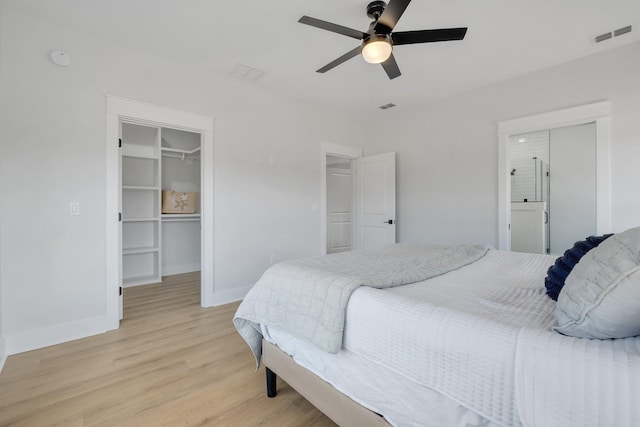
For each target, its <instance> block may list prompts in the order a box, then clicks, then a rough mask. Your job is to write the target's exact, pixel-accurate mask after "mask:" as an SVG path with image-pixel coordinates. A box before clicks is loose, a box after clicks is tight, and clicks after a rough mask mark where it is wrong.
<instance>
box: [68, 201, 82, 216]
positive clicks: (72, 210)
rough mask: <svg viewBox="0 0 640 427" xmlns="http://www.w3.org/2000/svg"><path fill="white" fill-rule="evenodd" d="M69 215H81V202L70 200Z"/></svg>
mask: <svg viewBox="0 0 640 427" xmlns="http://www.w3.org/2000/svg"><path fill="white" fill-rule="evenodd" d="M69 215H80V203H79V202H69Z"/></svg>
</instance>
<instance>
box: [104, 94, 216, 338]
mask: <svg viewBox="0 0 640 427" xmlns="http://www.w3.org/2000/svg"><path fill="white" fill-rule="evenodd" d="M121 121H126V122H129V123H139V124H141V125H147V126H157V127H165V128H174V129H179V130H184V131H188V132H194V133H199V134H200V135H201V138H202V139H201V144H202V145H201V171H200V173H201V181H200V182H201V190H200V210H201V218H200V226H201V231H200V233H201V234H200V235H201V270H200V279H201V280H200V282H201V289H200V305H201V306H202V307H212V306H213V305H214V292H215V286H214V275H213V267H214V259H213V256H214V236H213V233H214V230H213V224H214V222H213V208H214V206H213V190H214V182H213V176H214V175H213V126H214V118H213V117H211V116H206V115H202V114H197V113H190V112H186V111H180V110H176V109H172V108H167V107H163V106H160V105H155V104H149V103H145V102H140V101H136V100H132V99H127V98H120V97H116V96H111V95H106V151H107V152H106V158H107V164H106V167H107V171H106V172H107V174H106V194H107V195H106V234H107V235H106V248H105V249H106V274H105V280H106V283H105V289H106V291H107V292H106V308H107V319H108V324H109V328H110V329H117V328H118V327H119V325H120V313H121V311H122V298H121V294H120V286H122V256H121V250H122V248H121V241H120V236H119V227H120V223H119V213H120V207H119V191H120V183H119V175H120V164H119V163H120V162H119V158H120V152H119V150H120V148H119V147H118V139H119V133H120V122H121Z"/></svg>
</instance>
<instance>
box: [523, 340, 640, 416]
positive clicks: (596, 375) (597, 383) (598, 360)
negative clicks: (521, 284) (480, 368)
mask: <svg viewBox="0 0 640 427" xmlns="http://www.w3.org/2000/svg"><path fill="white" fill-rule="evenodd" d="M516 399H517V402H518V409H519V412H520V418H521V419H522V423H523V424H524V425H525V426H527V427H601V426H612V427H613V426H615V427H634V426H638V425H640V337H635V338H625V339H616V340H591V339H583V338H573V337H567V336H563V335H560V334H558V333H556V332H551V331H545V330H539V329H538V330H536V329H523V330H522V331H521V333H520V337H519V340H518V351H517V357H516Z"/></svg>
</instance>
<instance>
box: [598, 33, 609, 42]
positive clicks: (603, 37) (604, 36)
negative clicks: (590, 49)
mask: <svg viewBox="0 0 640 427" xmlns="http://www.w3.org/2000/svg"><path fill="white" fill-rule="evenodd" d="M611 37H613V36H612V35H611V33H610V32H609V33H604V34H600V35H599V36H596V37H595V41H596V43H600V42H603V41H605V40H609V39H610V38H611Z"/></svg>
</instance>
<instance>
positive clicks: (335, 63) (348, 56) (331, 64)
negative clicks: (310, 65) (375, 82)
mask: <svg viewBox="0 0 640 427" xmlns="http://www.w3.org/2000/svg"><path fill="white" fill-rule="evenodd" d="M360 52H362V46H358V47H356V48H355V49H353V50H350V51H349V52H347V53H345V54H344V55H342V56H341V57H340V58H338V59H336V60H334V61H331V62H329V63H328V64H327V65H325V66H324V67H322V68H320V69H319V70H316V73H326V72H327V71H329V70H331V69H332V68H335V67H337V66H338V65H340V64H342V63H343V62H346V61H348V60H349V59H351V58H353V57H354V56H358V55H360Z"/></svg>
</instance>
